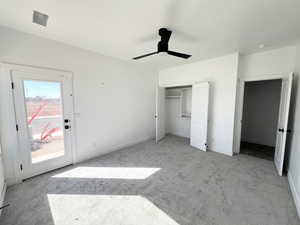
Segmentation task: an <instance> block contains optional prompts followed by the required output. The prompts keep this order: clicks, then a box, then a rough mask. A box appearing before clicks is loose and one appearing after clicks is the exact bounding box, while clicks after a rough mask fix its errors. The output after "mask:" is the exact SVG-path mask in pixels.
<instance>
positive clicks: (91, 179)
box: [0, 136, 300, 225]
mask: <svg viewBox="0 0 300 225" xmlns="http://www.w3.org/2000/svg"><path fill="white" fill-rule="evenodd" d="M124 167H125V168H124ZM128 167H129V168H128ZM6 201H7V202H9V203H10V204H11V206H10V207H9V208H8V209H6V210H4V212H3V215H2V217H1V220H0V224H1V225H79V224H80V225H296V224H297V225H298V224H300V223H299V220H298V217H297V214H296V209H295V206H294V203H293V200H292V197H291V193H290V191H289V187H288V183H287V179H286V177H279V176H278V175H277V174H276V171H275V167H274V165H273V163H272V162H270V161H267V160H263V159H258V158H254V157H251V156H247V155H239V156H235V157H229V156H224V155H222V154H218V153H213V152H201V151H199V150H196V149H194V148H192V147H190V146H189V145H188V143H187V140H186V139H183V138H178V137H174V136H168V137H167V138H165V139H164V140H163V141H162V142H161V143H159V144H158V145H156V144H155V143H154V141H148V142H145V143H142V144H138V145H136V146H134V147H131V148H128V149H124V150H122V151H118V152H114V153H111V154H108V155H106V156H103V157H100V158H97V159H93V160H91V161H88V162H86V163H82V164H79V165H76V166H70V167H67V168H63V169H61V170H57V171H54V172H52V173H48V174H45V175H42V176H38V177H35V178H32V179H30V180H27V181H25V182H24V183H22V184H20V185H15V186H13V187H10V188H9V189H8V192H7V196H6Z"/></svg>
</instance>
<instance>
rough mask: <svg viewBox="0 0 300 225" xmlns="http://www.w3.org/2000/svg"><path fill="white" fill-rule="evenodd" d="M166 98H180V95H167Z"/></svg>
mask: <svg viewBox="0 0 300 225" xmlns="http://www.w3.org/2000/svg"><path fill="white" fill-rule="evenodd" d="M166 98H181V95H167V96H166Z"/></svg>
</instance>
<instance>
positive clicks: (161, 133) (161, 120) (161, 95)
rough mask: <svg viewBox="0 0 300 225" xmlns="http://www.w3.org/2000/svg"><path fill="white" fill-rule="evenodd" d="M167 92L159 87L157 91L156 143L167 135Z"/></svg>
mask: <svg viewBox="0 0 300 225" xmlns="http://www.w3.org/2000/svg"><path fill="white" fill-rule="evenodd" d="M165 93H166V90H165V88H163V87H157V91H156V115H155V121H156V143H157V142H159V141H160V140H161V139H163V138H164V137H165V135H166V130H165V107H166V104H165V97H166V96H165V95H166V94H165Z"/></svg>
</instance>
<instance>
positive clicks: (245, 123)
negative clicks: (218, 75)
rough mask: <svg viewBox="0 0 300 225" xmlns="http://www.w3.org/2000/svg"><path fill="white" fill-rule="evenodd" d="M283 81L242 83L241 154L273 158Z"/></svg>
mask: <svg viewBox="0 0 300 225" xmlns="http://www.w3.org/2000/svg"><path fill="white" fill-rule="evenodd" d="M281 90H282V80H281V79H276V80H262V81H249V82H245V86H244V101H243V117H242V132H241V144H240V153H241V154H247V155H251V156H254V157H258V158H262V159H266V160H271V161H273V160H274V155H275V148H276V144H277V143H276V139H277V137H278V129H279V127H278V124H279V114H280V102H281Z"/></svg>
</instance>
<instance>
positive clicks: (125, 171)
mask: <svg viewBox="0 0 300 225" xmlns="http://www.w3.org/2000/svg"><path fill="white" fill-rule="evenodd" d="M159 170H160V168H142V167H77V168H75V169H71V170H68V171H66V172H63V173H60V174H57V175H54V176H53V177H55V178H98V179H137V180H139V179H146V178H148V177H150V176H151V175H153V174H154V173H156V172H157V171H159Z"/></svg>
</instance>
